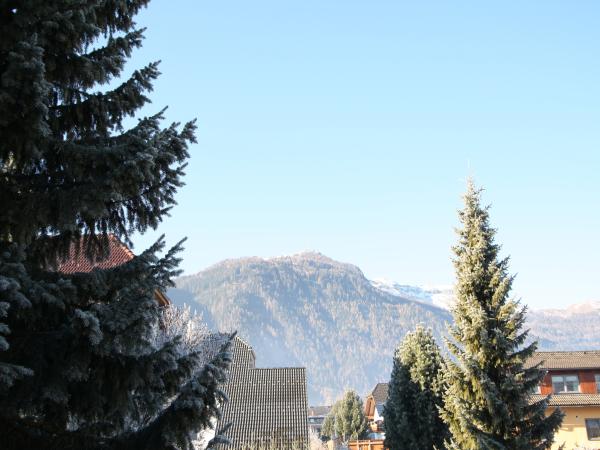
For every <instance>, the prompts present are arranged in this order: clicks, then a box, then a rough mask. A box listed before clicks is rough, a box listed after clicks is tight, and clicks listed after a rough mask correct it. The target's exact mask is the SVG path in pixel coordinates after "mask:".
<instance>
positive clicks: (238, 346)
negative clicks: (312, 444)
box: [217, 337, 308, 450]
mask: <svg viewBox="0 0 600 450" xmlns="http://www.w3.org/2000/svg"><path fill="white" fill-rule="evenodd" d="M232 354H233V363H232V367H231V372H230V376H229V380H228V382H227V383H226V384H225V385H224V386H223V390H224V391H225V393H226V394H227V396H228V397H229V401H228V402H227V403H225V405H224V406H223V409H222V413H223V417H222V418H221V420H220V421H219V423H218V424H217V430H220V429H221V428H222V427H223V426H224V425H225V424H228V423H231V424H232V425H231V428H229V430H227V432H226V433H225V434H224V435H225V436H226V437H227V438H228V439H229V440H230V441H231V443H232V445H230V446H225V445H218V446H217V448H218V449H224V450H225V449H246V448H248V447H249V446H252V445H256V444H263V445H264V444H274V445H275V448H277V449H292V448H295V446H296V445H301V446H306V445H308V408H307V405H306V373H305V370H304V367H285V368H275V369H261V368H258V369H257V368H255V367H254V364H255V356H254V351H253V350H252V347H250V346H249V345H248V344H247V343H246V342H244V341H243V340H242V339H240V338H238V337H236V338H235V340H234V343H233V349H232Z"/></svg>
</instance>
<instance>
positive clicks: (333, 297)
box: [168, 253, 450, 404]
mask: <svg viewBox="0 0 600 450" xmlns="http://www.w3.org/2000/svg"><path fill="white" fill-rule="evenodd" d="M176 286H177V289H174V290H171V291H169V293H168V294H169V296H170V297H171V299H172V300H173V301H174V302H175V303H179V304H181V303H184V302H186V303H189V304H191V305H192V306H193V307H195V308H197V309H198V310H199V311H201V312H202V313H203V314H204V317H205V320H206V322H207V323H208V325H209V326H213V327H216V328H219V329H221V330H237V331H238V332H239V334H240V336H241V337H243V338H245V339H247V340H248V341H249V342H250V343H251V344H252V346H253V347H254V348H255V351H256V356H257V366H258V367H260V366H262V367H269V366H280V367H281V366H305V367H306V368H307V379H308V394H309V401H310V402H311V403H313V404H315V403H317V404H325V403H330V402H332V401H333V400H334V399H335V398H336V397H337V396H338V395H339V394H340V393H341V391H342V390H343V389H344V388H345V387H348V388H353V389H356V390H357V391H358V392H361V393H366V392H368V391H369V390H371V389H372V388H373V386H374V385H375V383H376V382H378V381H386V380H387V379H388V377H389V373H390V370H391V361H392V354H393V351H394V348H395V346H396V345H397V344H398V342H399V341H400V340H401V339H402V337H403V336H404V335H405V334H406V332H407V331H409V330H412V329H414V327H415V326H416V325H417V324H418V323H424V324H426V325H428V326H431V327H432V328H433V331H434V334H435V336H436V337H437V338H438V339H439V338H441V336H442V334H443V333H444V331H445V323H446V322H449V321H450V315H449V313H448V312H447V311H446V310H444V309H441V308H438V307H436V306H434V305H431V304H426V303H424V302H415V301H413V300H410V299H407V298H404V297H401V296H398V295H393V294H390V293H388V292H385V291H382V290H380V289H377V288H375V287H374V286H373V285H372V284H371V282H370V281H369V280H367V278H366V277H365V276H364V275H363V273H362V272H361V271H360V269H359V268H358V267H356V266H353V265H350V264H344V263H340V262H337V261H334V260H332V259H330V258H327V257H325V256H323V255H321V254H319V253H303V254H299V255H295V256H289V257H280V258H273V259H261V258H244V259H237V260H227V261H224V262H221V263H219V264H216V265H214V266H212V267H209V268H208V269H206V270H203V271H202V272H199V273H197V274H195V275H191V276H185V277H181V278H179V279H178V280H176Z"/></svg>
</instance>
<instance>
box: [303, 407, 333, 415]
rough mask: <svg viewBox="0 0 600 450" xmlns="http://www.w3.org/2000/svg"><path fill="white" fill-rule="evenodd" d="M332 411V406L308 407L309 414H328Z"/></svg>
mask: <svg viewBox="0 0 600 450" xmlns="http://www.w3.org/2000/svg"><path fill="white" fill-rule="evenodd" d="M329 411H331V406H310V407H309V408H308V416H309V417H311V416H312V417H314V416H317V417H319V416H326V415H327V414H329Z"/></svg>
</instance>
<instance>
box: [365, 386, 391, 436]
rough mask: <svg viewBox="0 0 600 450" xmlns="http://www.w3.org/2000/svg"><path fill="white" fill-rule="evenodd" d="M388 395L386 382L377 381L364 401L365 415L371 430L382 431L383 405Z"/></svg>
mask: <svg viewBox="0 0 600 450" xmlns="http://www.w3.org/2000/svg"><path fill="white" fill-rule="evenodd" d="M387 397H388V383H377V384H376V385H375V388H374V389H373V391H372V392H371V393H370V394H369V395H368V396H367V400H366V401H365V416H366V417H367V422H368V423H369V427H370V428H371V431H374V432H382V431H384V428H383V405H385V402H386V400H387Z"/></svg>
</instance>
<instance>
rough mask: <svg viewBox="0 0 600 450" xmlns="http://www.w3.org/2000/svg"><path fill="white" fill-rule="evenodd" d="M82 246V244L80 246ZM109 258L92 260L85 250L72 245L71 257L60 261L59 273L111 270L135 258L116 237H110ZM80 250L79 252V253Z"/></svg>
mask: <svg viewBox="0 0 600 450" xmlns="http://www.w3.org/2000/svg"><path fill="white" fill-rule="evenodd" d="M79 245H80V246H81V243H80V244H79ZM108 249H109V250H108V257H107V258H104V259H100V260H90V259H89V258H88V257H87V256H86V255H85V251H84V250H83V248H81V247H80V248H79V249H78V248H77V244H72V245H71V249H70V250H69V256H68V257H67V258H66V259H63V260H61V261H59V263H58V267H57V269H56V270H57V271H58V272H62V273H66V274H72V273H78V272H91V271H92V270H94V269H111V268H113V267H117V266H120V265H121V264H125V263H126V262H128V261H130V260H132V259H133V257H134V256H135V255H134V254H133V252H132V251H131V250H129V248H128V247H127V246H126V245H125V244H123V243H122V242H121V241H119V239H117V238H116V237H115V236H114V235H112V234H111V235H109V236H108ZM78 250H79V251H78Z"/></svg>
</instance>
